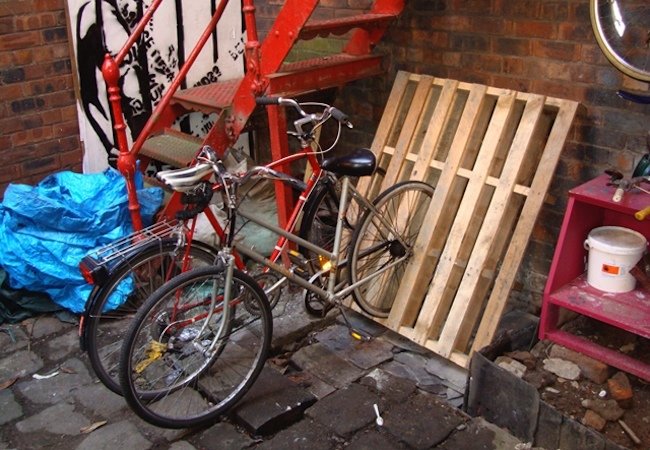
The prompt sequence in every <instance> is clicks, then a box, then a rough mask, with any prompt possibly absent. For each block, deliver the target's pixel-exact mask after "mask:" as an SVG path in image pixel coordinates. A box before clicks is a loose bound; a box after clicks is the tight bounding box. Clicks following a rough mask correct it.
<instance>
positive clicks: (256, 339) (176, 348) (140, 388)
mask: <svg viewBox="0 0 650 450" xmlns="http://www.w3.org/2000/svg"><path fill="white" fill-rule="evenodd" d="M225 275H226V274H225V270H224V269H223V268H221V267H217V266H214V267H203V268H199V269H195V270H191V271H189V272H186V273H184V274H182V275H180V276H178V277H176V278H174V279H173V280H172V281H170V282H169V283H167V284H165V285H164V286H163V287H161V288H160V289H158V290H157V291H156V292H155V293H154V295H153V296H151V298H150V299H149V300H148V301H147V303H146V304H145V305H144V306H143V307H142V308H141V309H140V311H139V312H138V314H137V316H136V318H135V319H134V321H133V322H132V324H131V327H130V328H129V330H128V332H127V334H126V336H125V339H124V345H123V347H122V354H121V359H120V382H121V386H122V391H123V393H124V397H125V399H126V401H127V403H128V404H129V406H130V407H131V408H132V409H133V410H134V411H135V412H136V413H137V414H138V415H139V416H140V417H141V418H143V419H144V420H146V421H148V422H150V423H152V424H154V425H156V426H161V427H167V428H187V427H197V426H203V425H207V424H209V423H212V422H214V421H215V420H216V419H217V418H218V416H220V415H222V414H223V413H225V412H226V411H227V410H228V409H229V408H231V407H232V406H233V405H234V404H235V403H236V402H237V401H238V400H239V399H240V398H241V397H242V396H243V395H244V394H245V393H246V392H247V391H248V389H249V388H250V387H251V386H252V384H253V382H254V381H255V379H256V378H257V376H258V375H259V373H260V371H261V370H262V367H263V366H264V362H265V361H266V357H267V353H268V349H269V346H270V343H271V334H272V319H271V311H270V307H269V304H268V300H267V298H266V295H265V294H264V291H262V289H261V288H260V287H259V285H258V284H257V283H256V282H255V280H253V279H252V278H251V277H250V276H248V275H246V274H245V273H243V272H240V271H238V270H235V271H234V274H233V278H232V280H231V283H230V288H231V301H230V302H229V303H228V304H227V305H225V304H224V302H223V295H224V292H225V288H226V276H225ZM224 306H227V308H224Z"/></svg>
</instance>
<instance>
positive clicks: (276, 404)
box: [232, 367, 316, 435]
mask: <svg viewBox="0 0 650 450" xmlns="http://www.w3.org/2000/svg"><path fill="white" fill-rule="evenodd" d="M314 402H316V397H314V396H313V395H312V394H310V393H309V392H307V391H306V390H305V389H303V388H301V387H300V386H298V385H297V384H295V383H293V382H292V381H291V380H289V379H288V378H286V377H284V376H282V375H280V374H279V373H278V372H276V371H275V370H273V369H270V368H268V367H265V368H264V369H263V370H262V373H261V374H260V376H259V378H258V379H257V380H256V382H255V384H254V385H253V387H252V388H251V390H250V391H248V392H247V393H246V395H245V396H244V398H243V399H242V400H240V401H239V403H237V405H236V406H235V408H234V410H233V411H232V414H233V416H234V418H235V419H236V421H237V422H238V423H241V424H242V425H243V426H244V427H245V428H247V429H248V430H249V431H251V432H252V433H254V434H260V435H266V434H272V433H276V432H277V431H278V430H280V429H282V428H286V427H287V426H289V425H291V424H293V423H294V422H296V421H298V420H300V418H301V417H302V415H303V412H304V411H305V409H307V408H308V407H309V406H311V405H312V404H314Z"/></svg>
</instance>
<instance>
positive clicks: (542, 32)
mask: <svg viewBox="0 0 650 450" xmlns="http://www.w3.org/2000/svg"><path fill="white" fill-rule="evenodd" d="M556 28H557V27H556V25H555V24H554V23H552V22H539V21H533V20H522V21H518V22H515V27H514V35H515V36H521V37H537V38H545V39H555V38H556V37H557V29H556Z"/></svg>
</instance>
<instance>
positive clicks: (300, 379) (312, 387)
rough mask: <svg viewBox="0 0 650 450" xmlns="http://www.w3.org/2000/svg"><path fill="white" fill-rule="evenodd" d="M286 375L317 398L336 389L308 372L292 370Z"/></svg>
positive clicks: (323, 396)
mask: <svg viewBox="0 0 650 450" xmlns="http://www.w3.org/2000/svg"><path fill="white" fill-rule="evenodd" d="M286 377H287V378H289V379H290V380H291V381H293V382H294V383H296V384H297V385H299V386H302V387H303V388H305V389H307V390H308V391H309V392H311V393H312V395H313V396H314V397H316V398H317V399H318V400H320V399H322V398H325V397H327V396H328V395H330V394H331V393H332V392H334V391H336V388H335V387H334V386H331V385H329V384H327V383H325V382H324V381H323V380H321V379H320V378H318V377H316V376H315V375H312V374H311V373H309V372H304V371H301V372H294V373H291V374H289V375H286Z"/></svg>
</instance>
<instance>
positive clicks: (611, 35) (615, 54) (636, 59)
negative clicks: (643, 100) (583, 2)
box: [589, 0, 650, 82]
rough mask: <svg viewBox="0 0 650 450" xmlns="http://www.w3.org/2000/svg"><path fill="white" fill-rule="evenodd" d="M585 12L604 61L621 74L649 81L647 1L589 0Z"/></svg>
mask: <svg viewBox="0 0 650 450" xmlns="http://www.w3.org/2000/svg"><path fill="white" fill-rule="evenodd" d="M623 4H625V6H623V9H624V10H621V5H623ZM589 15H590V19H591V26H592V29H593V32H594V35H595V37H596V41H597V43H598V46H599V47H600V49H601V51H602V52H603V54H604V55H605V57H606V58H607V60H608V61H609V62H610V63H611V64H612V65H613V66H614V67H616V68H617V69H618V70H620V71H621V72H622V73H624V74H626V75H628V76H630V77H632V78H635V79H637V80H640V81H645V82H650V28H649V27H650V6H648V3H647V0H625V1H623V2H621V1H617V2H612V1H611V0H590V1H589Z"/></svg>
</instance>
